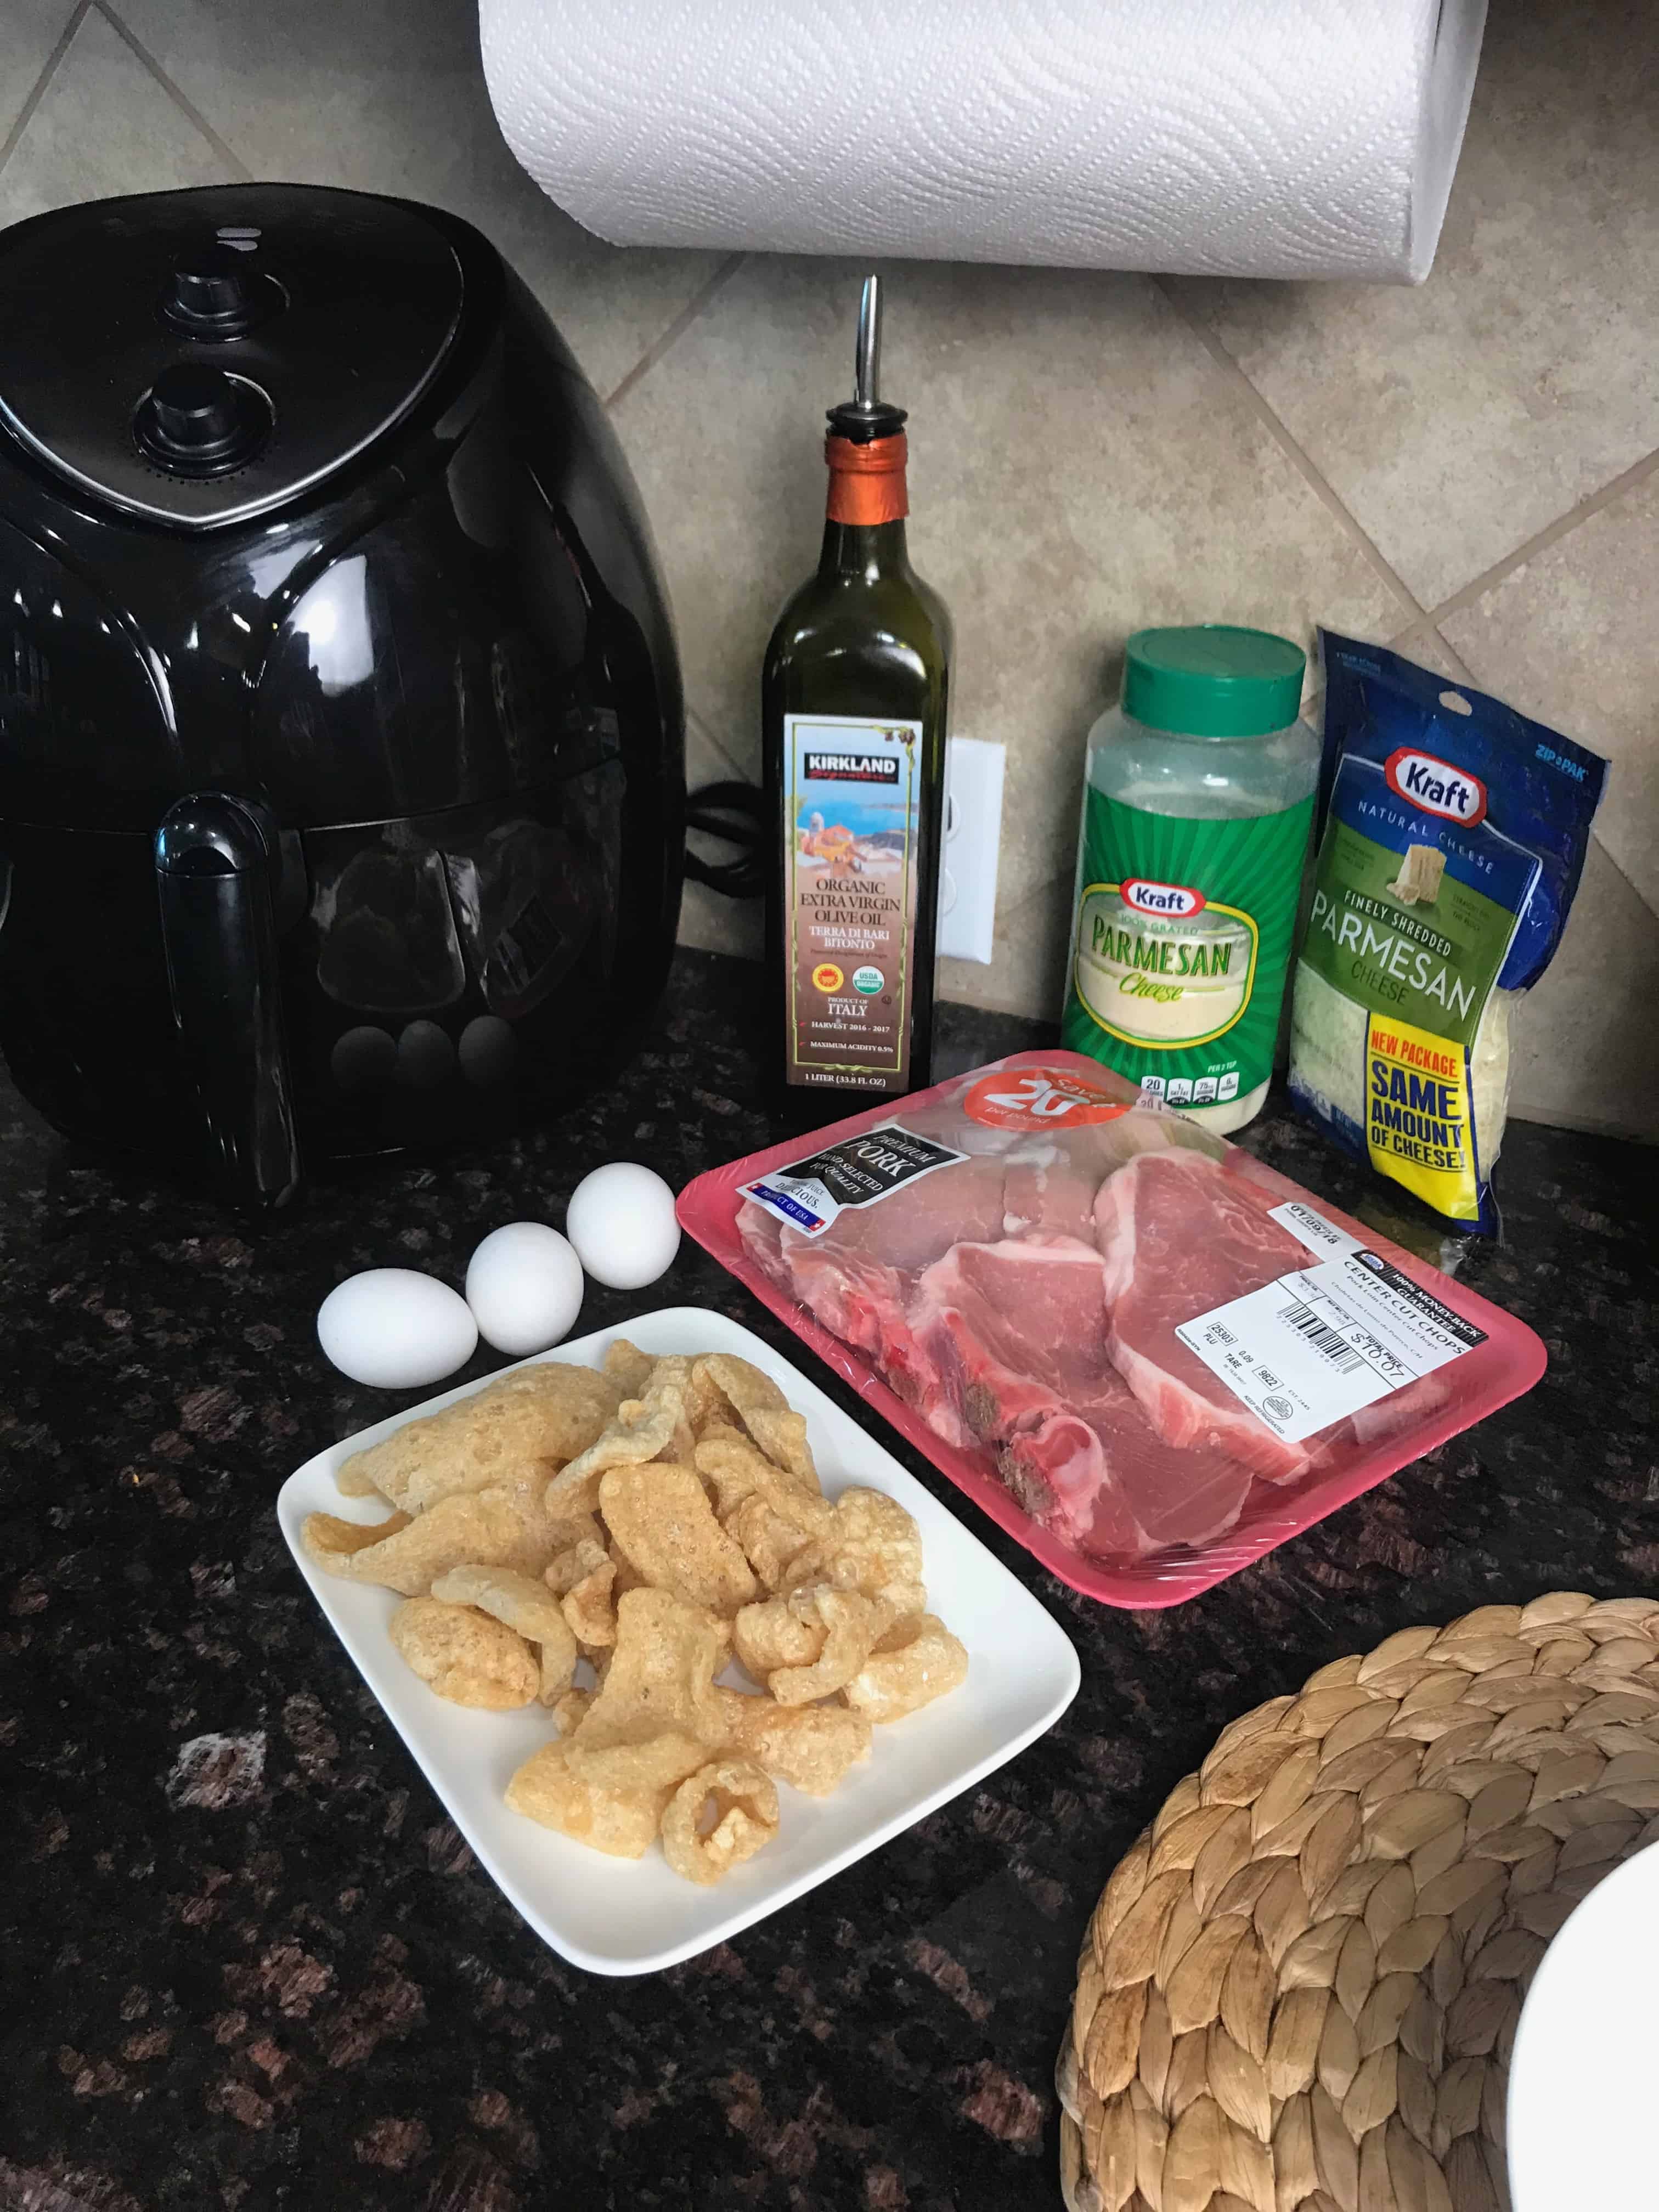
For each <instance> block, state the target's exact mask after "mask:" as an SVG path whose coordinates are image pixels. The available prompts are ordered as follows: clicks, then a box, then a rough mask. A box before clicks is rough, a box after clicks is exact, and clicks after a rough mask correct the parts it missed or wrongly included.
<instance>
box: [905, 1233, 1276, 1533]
mask: <svg viewBox="0 0 1659 2212" xmlns="http://www.w3.org/2000/svg"><path fill="white" fill-rule="evenodd" d="M1104 1275H1105V1269H1104V1267H1103V1262H1102V1261H1101V1257H1100V1255H1099V1253H1098V1252H1097V1250H1096V1249H1095V1248H1094V1246H1093V1245H1092V1244H1085V1243H1082V1242H1081V1241H1080V1240H1079V1239H1078V1238H1075V1237H1048V1236H1033V1237H1021V1238H1011V1239H1007V1240H1005V1241H1003V1242H1001V1243H995V1244H966V1243H964V1244H958V1245H956V1246H954V1247H953V1248H952V1249H951V1251H949V1252H947V1253H946V1254H945V1256H944V1257H943V1258H942V1259H940V1260H939V1261H935V1262H934V1264H933V1267H929V1268H928V1269H927V1273H925V1274H924V1275H923V1276H922V1278H921V1281H920V1282H919V1283H918V1284H917V1285H916V1291H915V1297H913V1299H912V1300H911V1304H910V1310H909V1319H910V1325H911V1329H912V1332H913V1334H914V1336H915V1340H916V1341H917V1343H918V1344H919V1345H920V1346H921V1347H922V1349H923V1351H924V1352H926V1353H927V1356H928V1358H929V1361H930V1364H932V1366H933V1369H934V1370H935V1371H936V1372H937V1373H938V1374H939V1376H941V1378H943V1379H945V1381H946V1382H947V1383H951V1382H953V1383H954V1389H951V1393H950V1395H951V1398H952V1399H953V1400H954V1401H955V1402H956V1403H957V1404H959V1405H960V1407H961V1408H962V1410H963V1413H965V1415H966V1417H967V1420H968V1424H969V1427H970V1428H971V1429H972V1430H973V1431H974V1433H975V1435H976V1436H979V1437H982V1438H983V1439H984V1440H985V1441H986V1442H987V1443H994V1444H996V1445H998V1446H1000V1452H999V1461H1000V1465H1001V1468H1002V1470H1003V1473H1004V1475H1005V1477H1006V1479H1007V1480H1008V1481H1009V1483H1010V1486H1011V1487H1012V1489H1013V1490H1014V1492H1015V1494H1016V1495H1017V1496H1018V1498H1020V1499H1021V1502H1022V1503H1023V1504H1025V1505H1026V1506H1027V1508H1028V1510H1031V1511H1033V1512H1034V1513H1035V1514H1036V1517H1037V1518H1039V1519H1041V1520H1043V1521H1045V1522H1048V1523H1049V1524H1050V1525H1057V1526H1058V1528H1059V1529H1060V1533H1062V1534H1065V1535H1066V1536H1067V1537H1068V1538H1069V1540H1070V1541H1072V1542H1073V1543H1075V1544H1077V1545H1079V1547H1082V1548H1083V1549H1084V1550H1085V1551H1089V1552H1092V1553H1096V1554H1097V1555H1103V1556H1108V1557H1110V1556H1121V1555H1122V1554H1125V1553H1127V1554H1129V1555H1130V1556H1133V1555H1135V1554H1137V1553H1143V1552H1146V1551H1151V1550H1156V1549H1158V1548H1161V1547H1164V1546H1165V1545H1170V1544H1200V1543H1202V1542H1204V1541H1205V1540H1206V1538H1208V1537H1211V1536H1215V1535H1218V1534H1220V1533H1221V1531H1222V1530H1223V1529H1225V1528H1231V1526H1232V1524H1233V1522H1235V1521H1236V1520H1237V1518H1238V1514H1239V1510H1240V1508H1241V1507H1242V1505H1243V1502H1244V1498H1245V1493H1246V1492H1248V1490H1249V1486H1250V1475H1249V1469H1248V1468H1243V1467H1241V1466H1240V1465H1239V1464H1238V1462H1237V1461H1236V1460H1234V1459H1231V1457H1229V1455H1227V1454H1226V1453H1225V1451H1221V1450H1218V1449H1215V1448H1213V1447H1212V1446H1200V1448H1198V1449H1194V1450H1178V1449H1172V1448H1171V1447H1170V1445H1168V1444H1166V1443H1164V1442H1163V1441H1162V1439H1161V1438H1159V1437H1158V1436H1156V1435H1155V1434H1154V1433H1153V1431H1152V1426H1151V1425H1150V1423H1149V1422H1148V1421H1147V1419H1146V1415H1145V1414H1144V1413H1142V1412H1141V1410H1140V1407H1139V1406H1138V1405H1137V1404H1136V1402H1135V1401H1134V1398H1133V1395H1132V1393H1131V1392H1130V1390H1129V1389H1128V1388H1127V1385H1126V1384H1125V1383H1124V1381H1123V1379H1122V1377H1121V1376H1120V1375H1119V1374H1118V1373H1117V1371H1116V1370H1115V1368H1114V1367H1113V1366H1112V1364H1111V1363H1110V1361H1109V1358H1107V1355H1106V1307H1105V1297H1104V1291H1103V1284H1104Z"/></svg>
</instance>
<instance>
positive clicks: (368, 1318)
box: [317, 1267, 478, 1390]
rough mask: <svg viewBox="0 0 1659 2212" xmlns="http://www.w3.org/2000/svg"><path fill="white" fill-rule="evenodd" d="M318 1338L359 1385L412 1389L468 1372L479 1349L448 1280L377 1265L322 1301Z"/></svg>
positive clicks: (470, 1323) (465, 1309)
mask: <svg viewBox="0 0 1659 2212" xmlns="http://www.w3.org/2000/svg"><path fill="white" fill-rule="evenodd" d="M317 1341H318V1343H319V1344H320V1345H321V1346H322V1347H323V1351H324V1352H325V1355H326V1356H327V1357H328V1358H330V1359H331V1360H332V1361H333V1363H334V1364H335V1365H336V1366H337V1368H338V1369H339V1370H340V1372H341V1374H342V1375H349V1376H350V1377H351V1379H352V1381H353V1382H354V1383H372V1384H373V1385H374V1388H375V1389H377V1390H412V1389H416V1387H417V1386H418V1385H419V1384H421V1383H441V1381H442V1380H443V1378H444V1376H446V1375H453V1373H454V1372H455V1370H456V1369H457V1368H458V1367H465V1364H466V1363H467V1361H468V1360H469V1359H471V1357H472V1354H473V1352H475V1350H476V1349H477V1342H478V1325H477V1322H475V1321H474V1320H473V1318H472V1314H471V1309H470V1308H469V1306H468V1304H467V1303H466V1300H465V1298H464V1297H461V1296H460V1294H459V1291H452V1290H451V1289H450V1287H449V1285H448V1284H447V1283H441V1282H439V1281H438V1280H437V1279H436V1278H435V1277H434V1276H431V1275H418V1274H416V1272H415V1270H414V1269H413V1268H412V1267H371V1268H370V1269H369V1270H368V1273H366V1274H362V1275H350V1276H348V1277H347V1279H346V1280H345V1281H344V1282H343V1283H341V1284H339V1285H337V1286H336V1288H334V1289H333V1290H331V1291H330V1292H329V1294H328V1296H327V1297H325V1299H324V1300H323V1303H322V1304H321V1305H320V1306H319V1308H318V1310H317Z"/></svg>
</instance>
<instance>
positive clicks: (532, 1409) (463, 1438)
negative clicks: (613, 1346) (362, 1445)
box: [336, 1359, 622, 1513]
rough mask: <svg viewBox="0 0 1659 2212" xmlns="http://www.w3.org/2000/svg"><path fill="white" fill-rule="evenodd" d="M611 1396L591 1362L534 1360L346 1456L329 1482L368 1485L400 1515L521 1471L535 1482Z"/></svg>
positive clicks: (570, 1453) (581, 1437)
mask: <svg viewBox="0 0 1659 2212" xmlns="http://www.w3.org/2000/svg"><path fill="white" fill-rule="evenodd" d="M621 1399H622V1391H621V1387H620V1385H619V1384H618V1383H616V1382H614V1381H613V1380H612V1379H611V1377H610V1376H605V1375H601V1374H600V1373H599V1371H598V1370H596V1369H594V1368H592V1367H575V1366H572V1365H571V1364H568V1362H567V1361H563V1360H556V1359H555V1360H540V1361H538V1362H537V1363H536V1364H534V1365H532V1366H529V1367H517V1368H514V1369H513V1371H512V1372H511V1373H510V1374H507V1375H503V1376H501V1378H500V1380H499V1381H497V1382H495V1383H490V1384H489V1387H488V1389H483V1390H477V1391H475V1392H474V1393H473V1395H471V1397H470V1398H463V1399H460V1400H459V1401H458V1402H457V1403H456V1404H455V1405H453V1406H446V1407H444V1409H443V1411H442V1412H441V1413H428V1415H427V1416H426V1418H425V1419H423V1420H419V1421H409V1422H406V1423H405V1424H404V1426H403V1427H402V1428H401V1429H398V1431H396V1432H395V1433H394V1434H393V1435H392V1436H389V1437H386V1439H385V1441H384V1442H383V1443H378V1444H371V1445H370V1446H369V1448H368V1450H367V1451H361V1452H356V1453H354V1454H353V1455H352V1457H351V1458H350V1459H349V1460H348V1461H347V1462H346V1463H345V1465H344V1466H343V1468H341V1470H340V1472H339V1474H338V1475H337V1478H336V1480H337V1482H338V1484H339V1486H340V1488H341V1490H342V1491H343V1492H344V1493H345V1494H346V1495H347V1496H348V1497H352V1496H359V1497H360V1496H362V1495H364V1494H365V1490H366V1489H373V1490H377V1491H379V1492H380V1495H381V1496H382V1497H383V1498H390V1500H391V1501H392V1504H394V1505H397V1506H399V1507H401V1508H402V1509H403V1510H404V1511H405V1512H409V1513H422V1512H424V1511H425V1510H427V1509H428V1507H429V1506H432V1505H435V1504H437V1502H438V1500H439V1499H440V1498H447V1497H451V1496H453V1494H454V1493H455V1492H458V1491H465V1490H484V1489H489V1488H491V1487H493V1486H497V1485H499V1484H501V1483H503V1482H507V1481H510V1480H514V1479H521V1478H524V1477H527V1476H535V1477H538V1479H539V1480H541V1481H542V1482H543V1483H545V1481H546V1480H547V1478H548V1477H549V1476H550V1474H553V1473H554V1472H555V1471H556V1469H557V1468H561V1467H562V1466H563V1465H564V1463H565V1462H566V1461H567V1460H571V1459H574V1458H575V1457H576V1455H577V1454H578V1453H580V1452H584V1451H586V1449H587V1448H588V1446H589V1445H590V1444H592V1443H593V1442H594V1440H595V1438H596V1437H598V1436H599V1434H600V1432H601V1431H602V1430H603V1429H604V1427H605V1424H606V1422H607V1421H608V1420H610V1419H611V1416H612V1414H613V1413H615V1412H616V1410H617V1406H618V1405H619V1404H620V1402H621Z"/></svg>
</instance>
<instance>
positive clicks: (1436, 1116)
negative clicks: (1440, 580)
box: [1291, 631, 1607, 1231]
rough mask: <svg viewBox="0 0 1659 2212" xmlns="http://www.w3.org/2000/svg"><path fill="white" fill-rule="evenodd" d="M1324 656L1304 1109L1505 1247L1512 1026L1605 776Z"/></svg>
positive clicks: (1299, 1046) (1381, 657)
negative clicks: (1500, 1206)
mask: <svg viewBox="0 0 1659 2212" xmlns="http://www.w3.org/2000/svg"><path fill="white" fill-rule="evenodd" d="M1321 644H1322V647H1323V649H1324V656H1325V749H1324V758H1323V762H1322V768H1321V773H1320V830H1319V855H1318V860H1317V864H1316V877H1315V884H1314V895H1313V903H1312V905H1311V907H1310V910H1309V914H1308V918H1307V921H1306V923H1305V925H1304V931H1303V936H1302V942H1301V945H1300V947H1299V951H1298V957H1297V967H1296V977H1295V998H1294V1001H1293V1006H1292V1012H1291V1096H1292V1097H1293V1098H1294V1099H1295V1100H1296V1102H1297V1104H1298V1106H1299V1107H1300V1108H1301V1109H1302V1110H1303V1111H1304V1113H1305V1114H1307V1115H1309V1116H1310V1118H1311V1119H1312V1120H1313V1121H1316V1122H1318V1123H1319V1125H1320V1126H1321V1127H1322V1128H1323V1129H1324V1130H1325V1131H1326V1132H1327V1133H1328V1134H1329V1135H1330V1136H1331V1137H1333V1138H1334V1139H1335V1141H1336V1142H1337V1143H1338V1144H1340V1146H1343V1148H1344V1149H1345V1150H1346V1151H1347V1152H1352V1153H1354V1154H1356V1155H1357V1156H1358V1158H1362V1159H1365V1160H1369V1162H1370V1165H1371V1166H1372V1167H1373V1168H1374V1169H1375V1170H1376V1172H1377V1173H1378V1174H1379V1175H1383V1176H1388V1177H1389V1178H1390V1180H1391V1181H1393V1182H1398V1183H1403V1184H1404V1185H1405V1187H1406V1188H1407V1189H1408V1190H1411V1191H1413V1192H1415V1193H1416V1194H1417V1195H1418V1197H1419V1198H1420V1199H1422V1200H1424V1201H1425V1204H1426V1205H1428V1206H1431V1207H1432V1208H1433V1210H1434V1211H1435V1212H1437V1213H1438V1214H1441V1215H1443V1217H1444V1218H1446V1219H1447V1220H1449V1221H1452V1222H1456V1223H1460V1224H1462V1225H1465V1226H1467V1227H1470V1228H1479V1229H1483V1230H1486V1231H1492V1230H1494V1229H1496V1227H1497V1225H1498V1215H1497V1209H1496V1206H1494V1204H1493V1202H1492V1164H1493V1162H1494V1161H1495V1160H1496V1159H1497V1158H1498V1147H1499V1146H1500V1145H1501V1144H1502V1142H1503V1138H1504V1115H1505V1114H1506V1112H1507V1110H1508V1104H1509V1080H1510V1012H1511V1009H1512V1007H1513V1006H1514V1003H1515V1000H1516V998H1517V997H1518V996H1519V994H1521V993H1522V992H1523V991H1525V990H1527V989H1528V988H1529V987H1531V985H1533V984H1534V983H1535V982H1536V981H1537V980H1538V978H1539V977H1540V976H1541V975H1542V974H1543V972H1544V969H1546V968H1547V966H1548V964H1549V962H1550V959H1551V957H1552V956H1553V953H1554V951H1555V948H1556V946H1557V945H1559V942H1560V939H1561V931H1562V928H1563V927H1564V925H1565V921H1566V918H1567V912H1568V909H1569V908H1570V907H1571V904H1572V901H1573V896H1574V894H1575V892H1576V891H1577V888H1578V878H1579V874H1580V872H1581V871H1582V869H1583V864H1584V848H1585V846H1586V845H1587V843H1588V842H1589V832H1590V824H1591V823H1592V821H1593V820H1594V818H1595V809H1596V805H1597V803H1598V801H1599V800H1600V799H1601V786H1602V782H1603V781H1604V779H1605V777H1606V775H1607V763H1606V762H1605V761H1604V760H1602V759H1601V757H1600V755H1599V754H1596V753H1593V752H1591V751H1589V750H1588V748H1587V747H1585V746H1583V745H1581V744H1575V742H1574V741H1573V739H1572V738H1564V737H1560V736H1559V735H1558V734H1557V733H1556V732H1554V731H1553V730H1549V729H1546V728H1545V727H1544V726H1543V725H1542V724H1541V723H1540V722H1532V721H1528V720H1527V718H1526V716H1525V715H1524V714H1516V712H1515V710H1514V708H1510V707H1505V706H1504V704H1503V703H1502V702H1500V701H1498V700H1497V699H1489V698H1487V697H1486V696H1485V695H1484V694H1483V693H1481V692H1479V691H1471V690H1464V689H1457V690H1453V689H1450V688H1449V686H1448V685H1447V684H1446V681H1445V679H1444V678H1443V677H1440V676H1437V675H1435V674H1433V673H1432V672H1431V671H1430V670H1428V669H1425V668H1419V667H1416V666H1415V665H1413V663H1412V662H1411V661H1409V660H1403V659H1401V657H1400V655H1399V654H1398V653H1390V652H1389V651H1388V650H1387V649H1386V647H1382V646H1370V645H1356V644H1354V643H1353V642H1352V641H1350V640H1349V639H1347V638H1343V637H1337V636H1334V635H1332V634H1331V633H1330V632H1328V631H1322V632H1321Z"/></svg>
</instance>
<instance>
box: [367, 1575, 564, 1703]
mask: <svg viewBox="0 0 1659 2212" xmlns="http://www.w3.org/2000/svg"><path fill="white" fill-rule="evenodd" d="M544 1595H545V1593H544ZM390 1633H391V1637H392V1643H393V1644H395V1645H396V1646H397V1648H398V1651H399V1652H401V1653H402V1655H403V1656H404V1659H405V1660H406V1661H407V1662H408V1663H409V1664H410V1667H412V1668H414V1670H415V1672H416V1674H418V1675H419V1676H420V1678H421V1680H422V1681H423V1682H424V1683H425V1684H426V1685H427V1687H428V1689H430V1690H433V1691H435V1692H436V1693H437V1695H438V1696H439V1697H441V1698H447V1699H449V1701H450V1703H451V1704H452V1705H477V1706H481V1707H482V1708H483V1710H484V1711H486V1712H492V1713H501V1712H509V1711H512V1710H513V1708H514V1707H515V1706H518V1705H528V1704H529V1703H530V1701H531V1699H532V1698H533V1697H534V1696H535V1694H536V1691H537V1686H538V1682H539V1680H540V1669H539V1668H538V1666H537V1664H536V1659H535V1655H534V1654H533V1653H532V1650H531V1649H530V1646H529V1645H528V1644H526V1642H525V1640H524V1638H523V1637H521V1636H516V1635H514V1633H513V1631H512V1630H511V1629H510V1628H508V1627H507V1626H505V1625H504V1624H503V1623H502V1622H501V1621H500V1620H494V1619H492V1618H491V1616H490V1615H489V1613H477V1612H475V1611H474V1610H473V1609H472V1607H470V1606H466V1605H453V1604H447V1603H446V1602H445V1601H443V1600H441V1599H440V1598H435V1597H411V1598H410V1599H408V1600H406V1601H405V1602H404V1604H402V1605H400V1606H399V1607H398V1610H397V1611H396V1613H393V1614H392V1626H391V1631H390Z"/></svg>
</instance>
